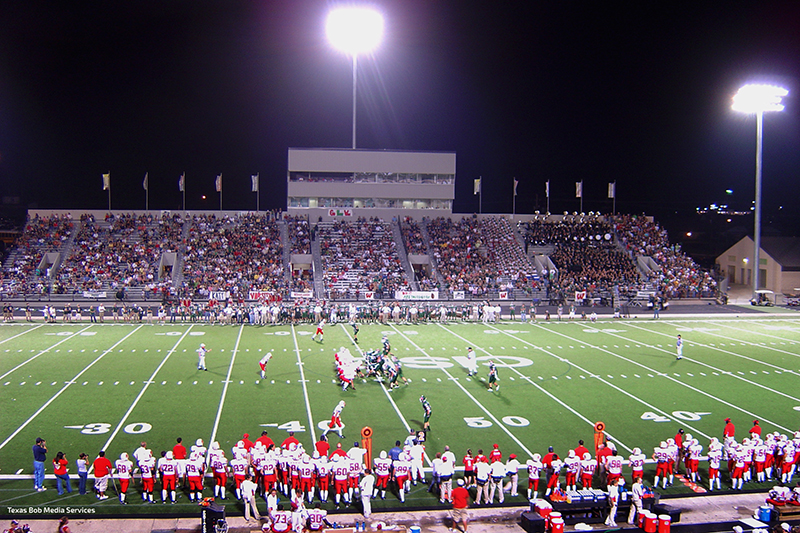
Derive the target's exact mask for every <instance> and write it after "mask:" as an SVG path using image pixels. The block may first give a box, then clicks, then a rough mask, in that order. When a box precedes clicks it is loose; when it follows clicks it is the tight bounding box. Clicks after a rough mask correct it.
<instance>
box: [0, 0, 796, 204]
mask: <svg viewBox="0 0 800 533" xmlns="http://www.w3.org/2000/svg"><path fill="white" fill-rule="evenodd" d="M694 4H697V5H693V6H689V3H688V2H660V1H647V2H635V3H634V2H611V3H609V2H588V1H582V2H574V1H564V0H558V1H550V2H482V3H478V2H464V1H463V0H453V1H431V0H383V1H378V2H376V3H375V4H374V5H376V6H378V7H379V8H380V9H381V10H382V11H383V13H384V16H385V19H386V34H385V37H384V40H383V43H382V44H381V46H380V48H379V49H378V50H377V51H376V52H375V54H374V57H371V58H363V59H361V60H360V62H359V75H360V83H359V121H358V128H359V129H358V145H359V147H361V148H381V149H404V150H447V151H455V152H456V153H457V172H458V180H459V181H458V183H457V188H456V202H455V208H454V210H455V211H457V212H473V211H477V210H478V198H477V197H476V196H473V194H472V179H473V178H476V177H478V176H483V177H484V180H485V181H484V185H485V187H484V195H483V211H484V212H511V210H512V199H511V188H512V185H511V184H512V178H513V177H516V178H517V179H519V180H520V185H519V196H518V198H517V207H516V208H517V212H520V213H530V212H533V210H534V209H536V208H537V205H538V208H540V209H544V202H545V200H544V182H545V181H546V180H548V179H549V180H550V182H551V191H552V195H551V211H553V212H561V211H563V210H570V211H573V210H577V209H578V206H579V203H578V200H576V199H575V197H574V188H575V186H574V182H575V181H577V180H580V179H583V180H584V182H585V185H584V188H585V199H584V210H585V211H589V210H602V211H609V210H610V208H611V204H610V201H609V200H607V199H606V191H607V183H608V182H609V181H614V180H616V181H617V194H618V200H617V208H618V209H619V210H623V211H632V212H641V211H646V212H648V213H655V214H659V213H662V212H673V213H674V212H675V211H679V212H682V210H685V209H694V207H696V206H700V205H707V204H709V203H711V202H717V203H719V202H725V201H730V202H731V203H736V202H738V203H739V205H741V206H749V203H750V201H751V200H752V197H753V196H752V195H753V192H752V191H753V181H754V179H753V176H754V160H755V119H754V118H753V117H746V116H743V115H740V114H737V113H734V112H732V111H731V110H730V98H731V96H732V95H733V94H734V93H735V92H736V90H737V89H738V87H739V86H740V85H742V84H743V83H745V82H747V81H750V80H753V79H757V80H770V81H778V82H780V83H782V84H784V85H785V86H786V87H787V88H788V89H789V90H790V95H789V98H788V99H787V100H786V105H787V109H786V111H785V112H784V113H781V114H772V115H769V116H767V118H766V120H765V151H764V197H765V207H766V209H767V210H770V209H771V210H774V209H777V207H778V206H779V205H782V204H787V203H789V204H794V203H795V202H796V199H797V198H798V197H800V179H798V178H799V177H800V176H799V175H798V174H799V171H800V150H798V148H800V120H799V118H800V99H798V98H797V95H798V94H800V84H798V80H799V79H800V72H798V70H800V2H785V3H781V2H763V1H742V2H695V3H694ZM332 5H333V4H332V3H330V2H325V1H313V0H292V1H286V0H283V1H272V0H263V1H237V0H226V1H220V2H203V1H199V2H198V1H196V0H193V1H170V0H160V1H158V2H155V1H149V0H137V1H134V2H130V1H127V2H114V1H111V2H109V1H104V2H91V1H88V2H62V1H49V2H46V1H37V0H33V1H24V2H15V1H6V2H2V3H1V4H0V194H2V195H3V196H6V197H9V196H11V197H15V196H18V197H19V198H20V202H21V204H22V205H25V206H38V207H46V208H69V209H75V210H78V209H81V208H97V209H103V208H105V207H106V206H107V196H106V193H105V192H104V191H102V189H101V174H102V173H103V172H107V171H110V172H111V174H112V188H113V190H112V193H113V197H112V201H113V207H114V208H115V209H142V208H144V203H145V193H144V190H143V189H142V178H143V176H144V173H145V172H146V171H147V172H149V175H150V185H151V190H150V206H151V208H154V209H178V208H180V206H181V203H180V202H181V196H180V193H179V192H178V189H177V180H178V177H179V175H180V174H181V172H183V171H185V172H186V176H187V189H188V192H187V207H189V208H192V209H200V208H210V209H215V208H217V207H218V206H219V197H218V196H217V194H216V193H215V192H214V177H215V175H216V174H218V173H220V172H222V173H223V175H224V198H223V199H224V207H225V208H226V209H253V208H255V195H254V194H253V193H251V192H250V180H249V176H250V174H252V173H255V172H260V174H261V179H262V193H261V207H262V209H266V208H276V207H284V206H285V195H286V186H285V181H286V150H287V148H288V147H349V146H350V134H351V131H350V127H351V122H350V121H351V90H352V89H351V75H352V74H351V65H350V60H349V59H348V58H347V57H345V56H344V55H342V54H341V53H339V52H337V51H335V50H333V49H332V48H331V47H330V46H329V45H328V43H327V41H326V39H325V35H324V22H325V16H326V14H327V11H328V9H329V7H330V6H332ZM478 5H483V6H484V7H482V8H478V7H475V6H478ZM499 6H503V7H499ZM726 188H731V189H733V190H734V194H733V196H732V197H727V198H726V197H725V196H724V194H723V193H724V190H725V189H726ZM203 194H205V195H207V196H208V199H207V200H205V201H203V200H202V199H201V198H200V197H201V195H203ZM537 202H538V204H537Z"/></svg>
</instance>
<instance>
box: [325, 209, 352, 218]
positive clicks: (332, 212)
mask: <svg viewBox="0 0 800 533" xmlns="http://www.w3.org/2000/svg"><path fill="white" fill-rule="evenodd" d="M328 216H330V217H351V216H353V212H352V211H351V210H350V209H328Z"/></svg>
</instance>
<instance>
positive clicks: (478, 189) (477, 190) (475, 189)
mask: <svg viewBox="0 0 800 533" xmlns="http://www.w3.org/2000/svg"><path fill="white" fill-rule="evenodd" d="M480 192H481V178H478V179H476V180H475V182H474V185H473V187H472V194H473V195H475V194H480Z"/></svg>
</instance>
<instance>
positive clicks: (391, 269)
mask: <svg viewBox="0 0 800 533" xmlns="http://www.w3.org/2000/svg"><path fill="white" fill-rule="evenodd" d="M316 232H317V233H316V238H317V239H318V240H319V243H320V250H321V253H322V268H323V270H324V272H325V273H324V284H325V290H326V292H327V293H328V295H329V297H331V298H342V297H357V296H358V294H360V293H363V292H365V291H369V292H374V293H375V295H376V297H377V298H383V297H391V296H394V292H395V291H396V290H401V289H402V290H407V289H409V284H408V281H407V279H406V276H405V273H404V272H403V267H402V265H401V264H400V257H399V256H398V255H397V245H396V243H395V241H394V237H393V235H392V230H391V227H390V226H389V224H387V223H386V222H384V221H383V220H381V219H380V218H370V219H367V218H358V219H356V220H354V221H347V220H339V221H336V222H332V223H320V224H318V225H317V228H316Z"/></svg>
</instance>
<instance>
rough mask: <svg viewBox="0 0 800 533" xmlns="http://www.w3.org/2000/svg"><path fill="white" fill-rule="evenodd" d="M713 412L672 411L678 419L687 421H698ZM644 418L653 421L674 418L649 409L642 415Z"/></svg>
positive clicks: (665, 420)
mask: <svg viewBox="0 0 800 533" xmlns="http://www.w3.org/2000/svg"><path fill="white" fill-rule="evenodd" d="M710 414H711V413H694V412H692V411H672V416H673V417H674V418H677V419H678V420H685V421H687V422H697V421H698V420H700V419H701V418H702V417H703V416H705V415H710ZM640 418H641V419H642V420H652V421H653V422H671V421H672V418H670V417H668V416H666V415H659V414H656V413H654V412H653V411H647V412H646V413H643V414H642V416H641V417H640Z"/></svg>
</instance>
